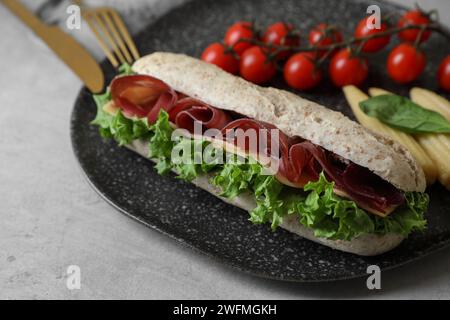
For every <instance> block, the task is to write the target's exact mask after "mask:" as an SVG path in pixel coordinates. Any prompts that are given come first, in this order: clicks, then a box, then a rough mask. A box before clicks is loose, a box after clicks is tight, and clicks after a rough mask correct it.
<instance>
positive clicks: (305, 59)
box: [283, 52, 322, 90]
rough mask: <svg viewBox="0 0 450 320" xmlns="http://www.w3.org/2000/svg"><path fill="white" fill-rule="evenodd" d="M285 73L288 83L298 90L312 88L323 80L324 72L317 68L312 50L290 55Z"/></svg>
mask: <svg viewBox="0 0 450 320" xmlns="http://www.w3.org/2000/svg"><path fill="white" fill-rule="evenodd" d="M283 74H284V80H286V82H287V84H288V85H289V86H291V87H292V88H295V89H298V90H307V89H311V88H313V87H315V86H316V85H317V84H318V83H319V82H320V80H322V72H321V71H320V70H319V69H317V68H316V66H315V64H314V54H313V53H311V52H300V53H297V54H294V55H293V56H292V57H290V58H289V60H288V61H287V62H286V64H285V66H284V69H283Z"/></svg>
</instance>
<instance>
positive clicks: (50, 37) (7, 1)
mask: <svg viewBox="0 0 450 320" xmlns="http://www.w3.org/2000/svg"><path fill="white" fill-rule="evenodd" d="M1 3H3V4H4V5H5V6H6V7H7V8H8V9H9V10H10V11H11V12H12V13H14V14H15V15H16V16H17V17H18V18H19V19H20V20H22V22H23V23H25V24H26V25H27V26H28V27H29V28H30V29H32V30H33V31H34V33H35V34H36V35H37V36H39V37H40V38H41V39H42V40H43V41H44V42H45V43H46V44H47V46H48V47H49V48H50V49H52V50H53V52H54V53H55V54H56V55H57V56H58V57H59V58H60V59H61V60H62V61H63V62H64V63H65V64H66V65H67V66H68V67H69V68H70V69H72V71H73V72H75V74H76V75H77V76H78V77H79V78H80V79H81V81H83V83H84V84H85V85H86V87H88V88H89V90H91V91H92V92H94V93H98V92H100V91H101V90H103V86H104V83H105V78H104V74H103V71H102V69H101V68H100V66H99V64H98V63H97V61H95V59H94V58H93V57H92V56H91V55H90V54H89V52H88V51H87V50H86V49H84V48H83V47H82V46H81V45H80V44H79V43H78V42H77V41H76V40H75V39H73V38H72V37H71V36H70V35H68V34H66V33H65V32H63V31H62V30H61V29H59V28H58V27H56V26H49V25H47V24H45V23H44V22H42V21H41V20H40V19H39V18H38V17H37V16H35V15H34V14H33V13H32V12H31V11H29V10H28V9H27V8H26V7H25V6H24V5H22V4H21V3H20V1H19V0H1Z"/></svg>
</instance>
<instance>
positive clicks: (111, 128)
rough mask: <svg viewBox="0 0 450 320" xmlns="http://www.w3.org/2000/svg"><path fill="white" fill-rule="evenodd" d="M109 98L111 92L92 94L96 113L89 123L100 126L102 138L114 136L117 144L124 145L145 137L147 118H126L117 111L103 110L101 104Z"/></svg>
mask: <svg viewBox="0 0 450 320" xmlns="http://www.w3.org/2000/svg"><path fill="white" fill-rule="evenodd" d="M110 100H111V94H110V93H109V92H106V93H104V94H102V95H94V101H95V103H96V105H97V115H96V117H95V119H94V120H93V121H92V122H91V124H94V125H97V126H99V127H100V129H99V131H100V134H101V136H102V137H104V138H114V140H116V141H117V142H118V143H119V145H125V144H128V143H130V142H131V141H133V140H135V139H145V138H146V137H148V136H149V135H150V131H149V130H150V128H149V126H148V124H147V119H128V118H125V116H124V115H123V114H122V112H121V111H118V112H117V113H116V114H115V115H111V114H109V113H107V112H105V111H104V110H103V106H104V105H105V104H106V103H108V102H109V101H110Z"/></svg>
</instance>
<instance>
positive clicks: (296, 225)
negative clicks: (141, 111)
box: [126, 140, 405, 256]
mask: <svg viewBox="0 0 450 320" xmlns="http://www.w3.org/2000/svg"><path fill="white" fill-rule="evenodd" d="M126 147H127V148H129V149H130V150H132V151H134V152H136V153H138V154H139V155H141V156H143V157H145V158H146V159H148V157H147V156H148V143H147V142H144V141H140V140H135V141H133V142H132V143H131V144H129V145H127V146H126ZM149 160H151V161H153V162H155V163H156V162H157V160H156V159H149ZM210 178H211V177H210V176H208V175H203V176H199V177H197V178H196V179H194V180H193V181H192V183H193V184H194V185H196V186H197V187H199V188H202V189H203V190H206V191H208V192H209V193H211V194H213V195H214V196H216V197H218V198H219V199H221V200H222V201H225V202H227V203H229V204H232V205H234V206H236V207H239V208H241V209H243V210H246V211H248V212H250V211H252V210H253V209H254V208H255V207H256V203H255V200H254V196H253V195H251V194H247V193H244V194H241V195H239V196H237V197H235V198H233V199H229V198H224V197H221V196H220V195H219V194H220V189H218V188H217V187H216V186H213V185H211V184H210V183H209V180H210ZM280 227H282V228H283V229H286V230H288V231H290V232H292V233H295V234H297V235H299V236H301V237H303V238H306V239H308V240H311V241H314V242H317V243H320V244H322V245H325V246H327V247H330V248H333V249H336V250H340V251H344V252H349V253H354V254H357V255H360V256H375V255H379V254H382V253H385V252H387V251H390V250H392V249H394V248H395V247H397V246H398V245H399V244H400V243H401V242H402V241H403V240H404V239H405V237H404V236H402V235H399V234H393V233H389V234H386V235H376V234H364V235H361V236H359V237H356V238H354V239H353V240H351V241H344V240H328V239H325V238H319V237H316V236H314V232H313V231H312V230H311V229H308V228H306V227H305V226H303V225H301V224H300V222H299V221H298V220H297V219H296V216H293V215H292V216H287V217H284V218H283V220H282V222H281V224H280Z"/></svg>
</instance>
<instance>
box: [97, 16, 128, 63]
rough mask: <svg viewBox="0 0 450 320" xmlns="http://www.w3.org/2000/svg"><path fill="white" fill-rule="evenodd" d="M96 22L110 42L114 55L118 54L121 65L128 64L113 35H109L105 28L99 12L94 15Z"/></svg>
mask: <svg viewBox="0 0 450 320" xmlns="http://www.w3.org/2000/svg"><path fill="white" fill-rule="evenodd" d="M93 16H94V19H95V22H96V23H97V25H98V26H99V27H100V29H101V31H102V33H103V35H104V36H105V37H106V39H107V40H108V42H109V45H110V47H111V48H112V49H113V51H114V53H115V54H116V56H117V58H118V59H119V61H120V63H121V64H123V63H125V62H127V61H126V60H125V57H124V56H123V54H122V52H121V51H120V50H119V48H118V47H117V45H116V43H115V42H114V39H113V38H112V36H111V34H110V33H109V31H108V29H107V27H106V26H105V24H104V22H103V21H102V19H101V15H100V14H99V13H98V11H97V12H95V13H94V14H93Z"/></svg>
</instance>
